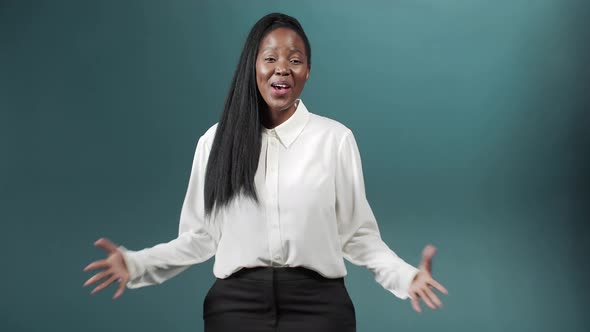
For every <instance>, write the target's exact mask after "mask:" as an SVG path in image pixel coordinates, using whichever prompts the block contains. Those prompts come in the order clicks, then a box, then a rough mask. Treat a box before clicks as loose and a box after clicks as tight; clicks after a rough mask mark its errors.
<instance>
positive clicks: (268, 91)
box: [256, 28, 309, 112]
mask: <svg viewBox="0 0 590 332" xmlns="http://www.w3.org/2000/svg"><path fill="white" fill-rule="evenodd" d="M305 51H306V50H305V44H304V43H303V39H301V37H299V35H298V34H297V33H296V32H295V31H293V30H291V29H288V28H278V29H275V30H273V31H271V32H270V33H269V34H267V35H266V37H264V39H262V41H261V42H260V46H259V47H258V55H257V57H256V84H257V86H258V91H260V94H261V95H262V98H263V99H264V101H265V102H266V104H267V105H268V107H269V110H270V111H271V112H282V111H288V110H291V111H294V110H295V109H294V103H295V100H296V99H297V98H299V95H301V91H303V86H304V85H305V82H306V81H307V79H308V77H309V66H308V65H307V56H306V53H305Z"/></svg>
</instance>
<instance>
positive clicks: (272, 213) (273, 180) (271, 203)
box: [266, 130, 282, 265]
mask: <svg viewBox="0 0 590 332" xmlns="http://www.w3.org/2000/svg"><path fill="white" fill-rule="evenodd" d="M266 157H267V159H266V166H267V171H266V190H267V193H268V201H267V206H266V210H267V211H266V212H267V218H268V219H267V222H268V227H269V241H270V243H269V246H270V253H271V260H272V261H273V263H276V265H280V264H281V263H282V254H281V253H282V240H281V231H280V224H279V222H280V220H279V206H278V204H279V202H278V174H279V173H278V166H279V165H278V164H279V144H278V138H277V136H276V132H275V131H274V130H273V131H271V133H270V135H268V144H267V154H266ZM273 265H274V264H273Z"/></svg>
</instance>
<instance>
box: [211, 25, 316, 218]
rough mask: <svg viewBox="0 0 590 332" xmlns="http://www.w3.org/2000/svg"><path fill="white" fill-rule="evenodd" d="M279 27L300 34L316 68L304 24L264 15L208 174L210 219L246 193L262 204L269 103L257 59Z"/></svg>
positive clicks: (230, 98)
mask: <svg viewBox="0 0 590 332" xmlns="http://www.w3.org/2000/svg"><path fill="white" fill-rule="evenodd" d="M277 28H289V29H291V30H293V31H294V32H296V33H297V34H298V35H299V36H300V37H301V39H303V43H304V44H305V52H306V55H307V64H308V66H309V67H310V68H311V48H310V45H309V40H308V39H307V36H306V35H305V32H304V31H303V28H302V27H301V24H299V22H298V21H297V19H295V18H294V17H291V16H289V15H285V14H281V13H272V14H268V15H266V16H264V17H262V18H261V19H260V20H258V22H256V24H254V26H253V27H252V29H251V30H250V33H249V34H248V37H247V38H246V42H245V44H244V48H243V49H242V54H241V55H240V60H239V62H238V66H237V68H236V71H235V73H234V77H233V79H232V82H231V85H230V88H229V93H228V95H227V98H226V100H225V106H224V109H223V113H222V114H221V119H220V120H219V123H218V124H217V129H216V133H215V139H214V140H213V145H212V147H211V152H210V154H209V160H208V162H207V171H206V175H205V192H204V195H205V215H207V216H209V215H211V213H212V212H213V211H214V210H215V211H218V210H219V209H220V208H221V207H223V206H225V205H227V204H228V203H229V202H230V201H231V200H232V199H233V198H234V197H236V195H240V194H244V195H245V196H246V197H250V198H252V199H253V200H254V201H255V202H257V203H258V195H257V194H256V187H255V184H254V175H255V174H256V169H257V168H258V159H259V158H260V147H261V126H262V125H261V123H260V120H261V118H262V115H263V112H266V111H267V105H266V102H265V101H264V99H262V96H261V95H260V91H258V87H257V85H256V57H257V55H258V47H259V45H260V42H261V41H262V39H263V38H264V37H265V36H266V35H267V34H268V33H269V32H271V31H273V30H274V29H277Z"/></svg>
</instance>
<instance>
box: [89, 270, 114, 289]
mask: <svg viewBox="0 0 590 332" xmlns="http://www.w3.org/2000/svg"><path fill="white" fill-rule="evenodd" d="M109 274H110V272H109V271H102V272H100V273H97V274H95V275H94V276H93V277H92V278H90V279H88V280H86V282H85V283H84V285H83V287H86V286H88V285H90V284H93V283H95V282H97V281H99V280H100V279H102V278H104V277H106V276H108V275H109Z"/></svg>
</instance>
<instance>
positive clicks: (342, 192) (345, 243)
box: [336, 131, 418, 299]
mask: <svg viewBox="0 0 590 332" xmlns="http://www.w3.org/2000/svg"><path fill="white" fill-rule="evenodd" d="M336 167H337V169H336V216H337V220H338V228H339V233H340V241H341V244H342V252H343V255H344V258H346V259H347V260H348V261H350V262H351V263H353V264H355V265H359V266H364V267H366V268H368V269H369V270H370V271H371V272H372V273H373V275H374V277H375V280H376V281H377V282H378V283H379V284H381V286H383V288H385V289H387V290H388V291H390V292H391V293H393V294H394V295H395V296H397V297H398V298H400V299H406V298H408V297H409V294H408V290H409V287H410V284H411V282H412V280H413V279H414V277H415V276H416V274H417V273H418V269H417V268H415V267H413V266H412V265H410V264H408V263H406V262H405V261H404V260H402V259H401V258H399V257H398V256H397V255H396V254H395V253H394V252H393V251H392V250H391V249H390V248H389V247H388V246H387V244H385V242H383V240H382V239H381V235H380V233H379V227H378V226H377V221H376V220H375V216H374V215H373V211H372V210H371V207H370V205H369V203H368V201H367V198H366V196H365V184H364V179H363V171H362V165H361V158H360V153H359V150H358V146H357V144H356V141H355V139H354V136H353V134H352V132H351V131H349V132H348V133H347V134H346V135H345V136H344V137H343V139H342V141H341V143H340V146H339V149H338V162H337V166H336Z"/></svg>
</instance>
